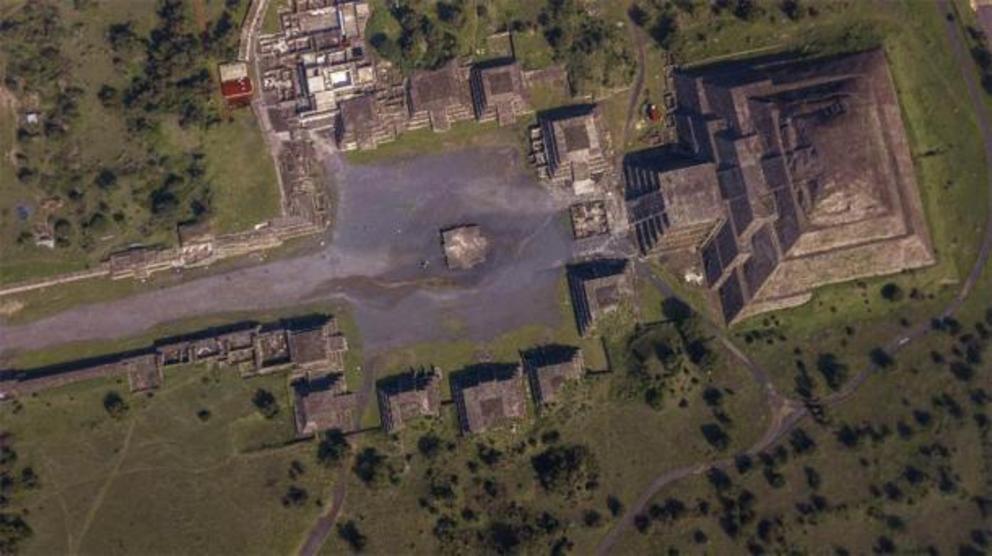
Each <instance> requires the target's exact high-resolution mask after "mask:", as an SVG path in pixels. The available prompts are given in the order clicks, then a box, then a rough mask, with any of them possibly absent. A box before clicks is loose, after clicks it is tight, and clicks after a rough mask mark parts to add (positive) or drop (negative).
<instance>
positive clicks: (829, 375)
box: [816, 353, 847, 392]
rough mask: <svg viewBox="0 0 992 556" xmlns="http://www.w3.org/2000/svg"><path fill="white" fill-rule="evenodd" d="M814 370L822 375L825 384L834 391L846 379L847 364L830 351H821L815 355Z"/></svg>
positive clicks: (838, 388)
mask: <svg viewBox="0 0 992 556" xmlns="http://www.w3.org/2000/svg"><path fill="white" fill-rule="evenodd" d="M816 370H817V371H819V372H820V374H821V375H823V379H824V380H825V381H827V386H828V387H830V389H831V390H833V391H835V392H836V391H837V390H840V387H841V386H843V385H844V382H846V381H847V365H845V364H844V363H842V362H841V361H840V360H839V359H838V358H837V356H836V355H834V354H832V353H821V354H820V355H818V356H817V358H816Z"/></svg>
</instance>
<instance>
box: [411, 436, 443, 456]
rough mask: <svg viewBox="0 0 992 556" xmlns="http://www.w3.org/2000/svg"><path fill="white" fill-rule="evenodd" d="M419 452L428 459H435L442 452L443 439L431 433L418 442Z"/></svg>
mask: <svg viewBox="0 0 992 556" xmlns="http://www.w3.org/2000/svg"><path fill="white" fill-rule="evenodd" d="M417 450H418V451H419V452H420V455H422V456H424V457H425V458H427V459H434V457H436V456H437V454H438V452H440V451H441V438H440V437H439V436H438V435H436V434H434V433H432V432H429V433H427V434H425V435H423V436H421V437H420V438H419V439H418V440H417Z"/></svg>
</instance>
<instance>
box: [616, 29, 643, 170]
mask: <svg viewBox="0 0 992 556" xmlns="http://www.w3.org/2000/svg"><path fill="white" fill-rule="evenodd" d="M627 27H628V29H630V40H632V41H634V43H635V44H636V45H637V74H636V75H635V76H634V86H633V87H631V88H630V100H629V101H628V102H627V119H626V120H625V121H624V124H623V137H621V140H620V145H618V149H617V152H623V151H625V150H626V149H627V143H628V142H629V141H630V128H631V127H632V126H633V124H634V118H635V117H636V116H637V101H638V100H639V99H640V98H641V91H643V90H644V76H645V74H646V73H647V61H646V57H647V54H646V53H645V51H644V32H643V31H641V29H640V27H638V26H637V25H635V24H634V22H633V21H632V20H630V18H628V21H627ZM621 159H622V157H621Z"/></svg>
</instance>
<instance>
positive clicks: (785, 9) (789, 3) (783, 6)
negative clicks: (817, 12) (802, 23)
mask: <svg viewBox="0 0 992 556" xmlns="http://www.w3.org/2000/svg"><path fill="white" fill-rule="evenodd" d="M778 7H779V9H780V10H782V13H783V14H785V17H787V18H789V19H791V20H792V21H798V20H799V18H800V17H802V15H803V11H802V7H801V6H800V5H799V0H782V2H781V3H780V4H779V5H778Z"/></svg>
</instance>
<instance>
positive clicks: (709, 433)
mask: <svg viewBox="0 0 992 556" xmlns="http://www.w3.org/2000/svg"><path fill="white" fill-rule="evenodd" d="M699 430H700V431H702V433H703V437H704V438H705V439H706V442H708V443H709V445H710V446H712V447H714V448H716V449H717V450H720V451H723V450H726V449H727V447H728V446H729V445H730V437H729V436H727V433H726V432H724V430H723V427H721V426H720V425H718V424H716V423H706V424H705V425H703V426H701V427H699Z"/></svg>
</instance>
